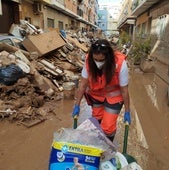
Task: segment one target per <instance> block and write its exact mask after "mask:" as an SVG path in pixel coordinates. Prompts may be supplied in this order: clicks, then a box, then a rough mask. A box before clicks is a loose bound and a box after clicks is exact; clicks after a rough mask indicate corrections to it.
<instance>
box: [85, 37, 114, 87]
mask: <svg viewBox="0 0 169 170" xmlns="http://www.w3.org/2000/svg"><path fill="white" fill-rule="evenodd" d="M93 54H103V55H104V56H105V64H104V67H103V73H104V74H105V78H106V84H109V83H110V81H111V80H112V77H113V75H114V73H115V68H116V62H115V55H114V51H113V48H112V47H111V44H110V43H109V41H107V40H106V39H99V40H97V41H95V42H94V43H93V44H92V45H91V47H90V49H89V55H88V65H89V73H90V74H91V76H92V80H93V81H97V76H98V75H99V72H98V68H97V66H96V64H95V62H94V60H93Z"/></svg>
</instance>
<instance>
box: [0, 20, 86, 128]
mask: <svg viewBox="0 0 169 170" xmlns="http://www.w3.org/2000/svg"><path fill="white" fill-rule="evenodd" d="M22 23H26V24H25V27H22V29H21V27H20V26H18V25H15V24H13V25H12V26H11V29H10V34H12V35H14V36H17V34H18V36H19V33H21V32H22V33H23V32H24V31H23V28H24V30H26V34H24V35H25V36H24V39H23V42H22V45H23V46H24V47H25V49H26V50H22V49H19V48H17V47H14V46H11V45H9V44H6V43H0V91H1V93H0V119H1V120H4V119H8V120H10V121H12V122H17V123H18V124H23V125H25V126H26V127H31V126H33V125H36V124H38V123H40V122H43V121H44V120H46V115H47V114H48V113H51V112H52V110H54V109H53V107H56V101H57V100H61V99H62V98H64V97H69V96H68V95H66V92H68V91H70V90H72V89H74V88H75V86H76V83H77V81H78V79H79V76H80V72H81V69H82V66H83V63H84V59H85V55H86V53H87V50H88V45H89V39H88V38H87V37H85V38H82V37H79V38H80V40H81V41H80V42H79V40H78V39H77V37H78V36H77V35H76V34H75V33H72V32H68V33H66V38H64V37H63V36H62V34H61V33H60V32H58V30H57V29H52V30H45V31H42V30H41V31H37V30H36V28H35V27H33V26H32V25H31V24H29V23H27V22H23V21H22ZM28 28H29V29H28ZM20 30H22V31H20ZM30 30H32V31H30ZM33 30H34V31H33ZM75 37H76V38H75ZM71 97H72V96H71ZM49 103H50V107H48V104H49ZM52 103H53V104H52ZM52 106H53V107H52ZM49 108H50V109H49ZM54 114H55V113H54Z"/></svg>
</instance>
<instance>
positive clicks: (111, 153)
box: [49, 118, 142, 170]
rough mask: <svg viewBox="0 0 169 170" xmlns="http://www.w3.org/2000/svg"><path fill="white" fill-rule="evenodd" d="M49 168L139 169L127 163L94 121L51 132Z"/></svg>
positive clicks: (54, 169) (134, 164)
mask: <svg viewBox="0 0 169 170" xmlns="http://www.w3.org/2000/svg"><path fill="white" fill-rule="evenodd" d="M49 169H50V170H56V169H70V170H73V169H74V170H76V169H78V170H88V169H92V170H128V169H130V170H142V168H141V167H140V166H139V165H138V164H137V163H136V162H132V163H128V162H127V160H126V158H125V157H124V156H123V154H121V153H120V152H118V151H117V149H116V146H115V145H114V144H113V143H112V142H111V141H110V140H109V139H108V138H107V137H106V136H105V134H104V132H103V131H102V130H101V128H100V126H99V123H98V121H97V120H96V119H94V118H88V119H86V120H85V121H84V122H82V123H81V124H80V125H79V126H78V127H77V128H76V129H71V128H62V129H59V130H58V131H57V132H55V133H54V139H53V143H52V148H51V154H50V160H49Z"/></svg>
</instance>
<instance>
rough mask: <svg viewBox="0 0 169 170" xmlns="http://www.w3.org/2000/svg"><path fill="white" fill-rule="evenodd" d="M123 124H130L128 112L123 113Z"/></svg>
mask: <svg viewBox="0 0 169 170" xmlns="http://www.w3.org/2000/svg"><path fill="white" fill-rule="evenodd" d="M124 122H128V123H129V124H130V123H131V117H130V112H125V113H124Z"/></svg>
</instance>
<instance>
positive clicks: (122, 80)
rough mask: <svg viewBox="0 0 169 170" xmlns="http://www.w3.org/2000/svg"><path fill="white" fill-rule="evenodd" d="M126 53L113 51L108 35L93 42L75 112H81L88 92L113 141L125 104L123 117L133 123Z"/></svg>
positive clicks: (80, 85)
mask: <svg viewBox="0 0 169 170" xmlns="http://www.w3.org/2000/svg"><path fill="white" fill-rule="evenodd" d="M125 57H126V56H125V55H124V54H122V53H120V52H118V51H113V49H112V47H111V45H110V43H109V42H108V41H107V40H106V39H99V40H97V41H96V42H95V43H93V44H92V45H91V47H90V49H89V53H88V55H87V56H86V61H85V64H84V67H83V69H82V78H81V81H80V84H79V88H78V92H77V96H76V98H77V99H76V102H75V106H74V109H73V113H72V116H73V117H74V116H78V115H79V113H80V102H81V99H82V97H83V95H85V97H86V99H87V102H88V104H89V105H91V106H92V116H93V117H95V118H96V119H97V120H98V121H99V123H100V126H101V128H102V130H103V131H104V133H105V134H106V136H107V137H108V138H109V139H110V140H111V141H113V139H114V135H115V133H116V129H117V125H116V124H117V118H118V115H119V113H120V111H121V108H122V106H123V104H124V106H125V113H124V121H125V122H126V121H127V122H128V123H129V124H130V123H131V118H130V107H129V105H130V101H129V92H128V68H127V64H126V60H125Z"/></svg>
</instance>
